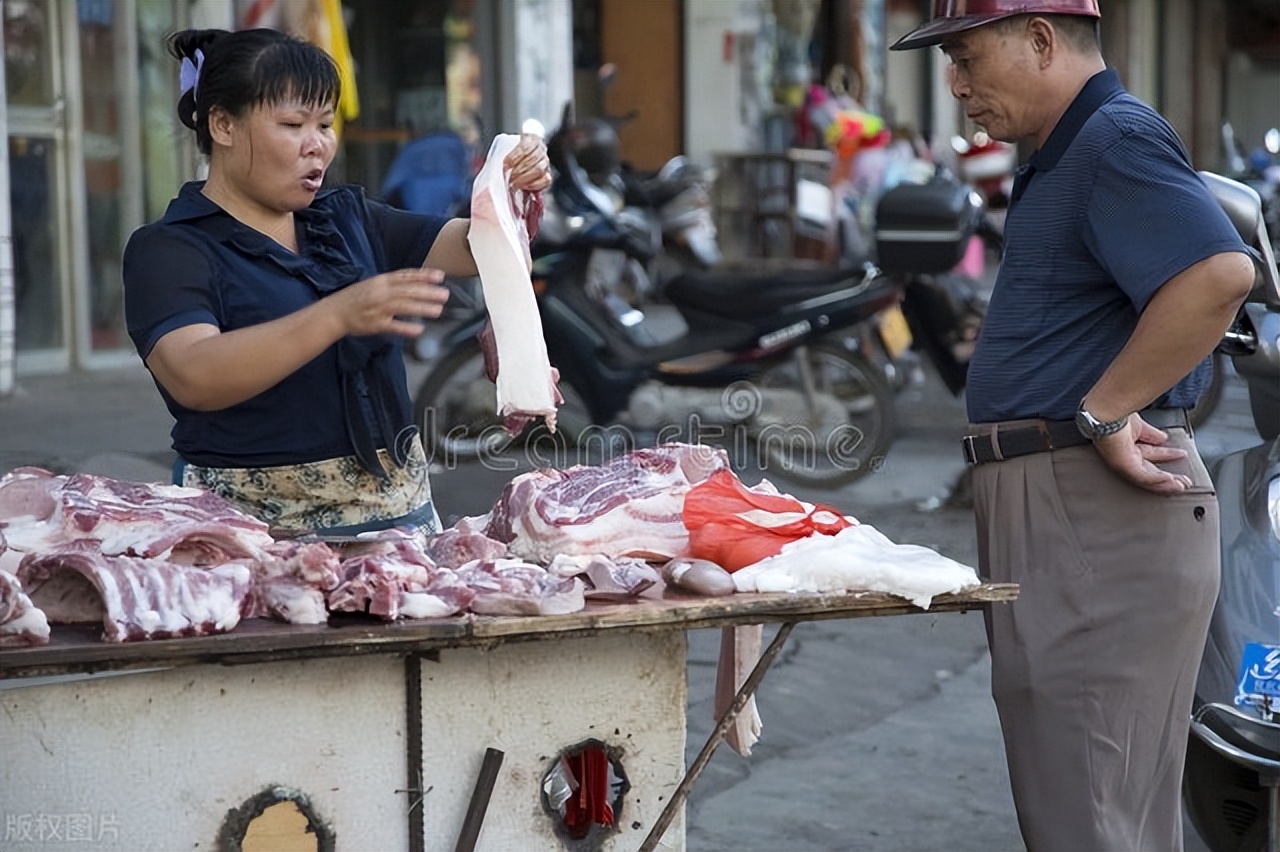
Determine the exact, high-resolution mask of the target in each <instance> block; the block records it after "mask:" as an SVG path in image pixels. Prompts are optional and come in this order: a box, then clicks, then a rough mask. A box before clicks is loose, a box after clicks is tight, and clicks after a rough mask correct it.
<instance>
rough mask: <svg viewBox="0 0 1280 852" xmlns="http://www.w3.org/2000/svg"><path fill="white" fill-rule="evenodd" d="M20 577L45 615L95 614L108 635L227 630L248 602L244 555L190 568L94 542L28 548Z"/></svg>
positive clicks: (64, 618) (91, 617) (116, 638)
mask: <svg viewBox="0 0 1280 852" xmlns="http://www.w3.org/2000/svg"><path fill="white" fill-rule="evenodd" d="M18 580H19V582H21V583H22V586H23V588H25V589H27V591H28V594H30V596H31V600H32V602H33V603H35V604H36V605H37V606H39V607H40V608H41V609H43V610H44V611H45V614H46V615H48V617H49V620H50V621H52V622H54V623H58V622H68V621H96V620H98V619H101V620H102V624H103V628H104V638H105V639H106V640H107V641H108V642H128V641H133V640H136V639H165V638H169V637H173V636H203V635H206V634H210V633H225V632H226V631H228V630H231V629H232V628H233V627H235V626H236V625H237V624H238V623H239V622H240V618H241V616H242V615H243V613H244V612H245V610H246V609H247V608H248V607H249V606H250V605H251V603H250V600H249V595H250V588H251V585H252V572H251V570H250V568H249V566H248V565H247V564H245V563H244V562H225V563H223V564H221V565H217V566H214V567H213V568H193V567H191V566H186V565H177V564H174V563H172V562H166V561H164V560H162V559H142V558H138V557H132V556H106V555H104V554H103V553H101V552H100V551H99V550H98V549H97V547H96V542H92V541H77V542H72V543H70V544H66V545H63V546H62V547H60V548H57V549H56V550H53V551H50V552H48V553H40V554H34V553H33V554H28V555H27V556H26V557H25V558H24V559H23V560H22V565H21V567H20V568H19V569H18ZM86 581H87V583H86Z"/></svg>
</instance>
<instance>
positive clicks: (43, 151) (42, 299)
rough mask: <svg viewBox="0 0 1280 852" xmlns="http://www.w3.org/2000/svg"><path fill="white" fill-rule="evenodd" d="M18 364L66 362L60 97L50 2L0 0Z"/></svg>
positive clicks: (43, 366) (53, 10)
mask: <svg viewBox="0 0 1280 852" xmlns="http://www.w3.org/2000/svg"><path fill="white" fill-rule="evenodd" d="M3 9H4V12H3V14H4V63H5V94H6V101H7V110H8V113H7V124H8V133H9V138H8V145H9V198H10V205H11V207H10V209H11V211H12V227H13V260H14V279H15V280H14V284H15V291H16V292H15V297H16V308H17V329H16V331H17V358H18V368H19V370H24V369H31V368H34V369H57V368H59V367H62V368H65V366H66V365H67V363H68V361H69V354H68V349H67V347H68V337H69V336H68V334H67V328H68V327H69V315H68V311H67V304H68V299H67V282H68V281H69V279H70V276H69V274H68V257H69V256H70V252H69V251H68V247H67V229H66V228H65V227H64V222H65V213H64V211H65V208H64V206H63V205H62V204H61V199H63V198H65V197H66V195H67V192H66V188H67V187H66V184H67V181H66V170H65V169H64V168H63V163H64V162H65V144H66V124H65V118H66V117H65V113H66V108H65V105H66V101H65V99H64V95H63V86H62V77H61V74H60V68H59V65H60V63H59V62H58V53H59V51H58V49H57V48H58V43H59V41H58V39H59V35H60V29H61V28H60V23H59V20H58V9H57V8H56V7H55V6H54V4H53V2H51V0H3Z"/></svg>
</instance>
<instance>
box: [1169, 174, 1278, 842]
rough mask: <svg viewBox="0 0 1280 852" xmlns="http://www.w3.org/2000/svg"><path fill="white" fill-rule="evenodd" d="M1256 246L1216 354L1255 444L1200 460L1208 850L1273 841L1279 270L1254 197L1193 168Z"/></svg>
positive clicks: (1191, 777) (1196, 715) (1199, 789)
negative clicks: (1205, 468) (1206, 556)
mask: <svg viewBox="0 0 1280 852" xmlns="http://www.w3.org/2000/svg"><path fill="white" fill-rule="evenodd" d="M1202 175H1203V176H1204V178H1205V181H1206V183H1208V184H1209V186H1210V188H1211V189H1213V190H1214V192H1215V195H1217V197H1218V199H1219V201H1220V202H1221V203H1222V205H1223V207H1224V208H1225V209H1226V210H1227V211H1228V213H1229V214H1230V215H1231V218H1232V220H1233V221H1234V222H1235V223H1236V226H1237V228H1239V230H1240V232H1241V234H1242V235H1244V236H1245V237H1246V239H1247V240H1248V241H1249V243H1250V245H1251V246H1252V247H1253V248H1254V249H1255V250H1256V251H1257V252H1258V255H1259V258H1260V260H1259V263H1258V265H1259V268H1260V276H1259V282H1258V284H1257V285H1256V286H1255V288H1254V291H1253V292H1252V293H1251V294H1250V297H1249V299H1248V300H1247V301H1246V303H1245V305H1244V306H1243V308H1242V309H1241V312H1240V315H1239V317H1238V318H1237V320H1236V323H1235V324H1234V325H1233V326H1232V328H1231V329H1230V330H1229V331H1228V333H1227V335H1226V337H1225V338H1224V340H1223V343H1222V344H1221V346H1220V347H1219V348H1220V351H1222V352H1223V353H1224V354H1225V355H1226V356H1228V357H1230V358H1231V360H1232V363H1233V364H1234V366H1235V368H1236V371H1237V372H1238V373H1239V374H1240V375H1241V376H1242V377H1243V378H1244V380H1245V382H1246V383H1247V385H1248V390H1249V404H1250V409H1251V413H1252V415H1253V421H1254V425H1255V427H1256V428H1257V431H1258V434H1259V436H1260V437H1261V438H1262V443H1260V444H1258V445H1257V446H1254V447H1251V448H1248V449H1244V450H1241V451H1239V452H1234V453H1230V454H1228V455H1226V456H1224V457H1223V458H1221V459H1219V460H1217V461H1216V462H1214V463H1213V464H1212V465H1211V466H1210V474H1211V475H1212V477H1213V481H1214V485H1215V489H1216V491H1217V494H1218V505H1219V511H1220V516H1221V524H1222V586H1221V590H1220V592H1219V596H1218V601H1217V604H1216V606H1215V609H1214V613H1213V618H1212V621H1211V622H1210V626H1209V635H1208V641H1207V642H1206V646H1205V652H1204V656H1203V658H1202V660H1201V664H1200V671H1199V674H1198V677H1197V680H1196V690H1195V702H1194V705H1193V709H1192V714H1191V734H1190V738H1189V742H1188V746H1187V758H1186V765H1185V773H1184V780H1183V800H1184V802H1185V804H1186V809H1187V813H1188V816H1189V817H1190V819H1191V823H1192V825H1193V826H1194V828H1195V830H1196V832H1197V833H1198V834H1199V835H1200V837H1201V838H1202V839H1203V840H1204V842H1205V843H1206V845H1207V846H1208V847H1209V848H1210V849H1211V850H1212V852H1228V850H1230V852H1262V851H1263V850H1267V852H1275V850H1278V849H1280V272H1278V271H1277V268H1276V258H1275V254H1274V252H1273V250H1272V243H1271V239H1270V237H1269V232H1268V230H1267V223H1266V222H1265V220H1264V218H1263V215H1264V214H1263V208H1262V203H1261V199H1260V198H1259V196H1258V194H1257V193H1256V192H1254V191H1252V190H1251V189H1250V188H1249V187H1247V186H1245V185H1243V184H1241V183H1239V182H1236V181H1233V180H1229V179H1227V178H1224V177H1221V176H1218V175H1214V174H1211V173H1205V172H1202Z"/></svg>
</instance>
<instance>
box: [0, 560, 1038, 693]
mask: <svg viewBox="0 0 1280 852" xmlns="http://www.w3.org/2000/svg"><path fill="white" fill-rule="evenodd" d="M1017 595H1018V587H1017V585H1016V584H1012V583H998V584H983V585H981V586H977V587H975V588H973V589H969V590H968V591H965V592H962V593H959V594H954V595H939V596H938V597H935V598H934V599H933V601H932V603H931V605H930V607H929V609H928V610H924V609H921V608H920V607H917V606H915V605H914V604H912V603H911V602H909V601H907V600H905V599H903V598H899V597H895V596H893V595H888V594H883V593H879V592H845V593H838V594H806V593H786V592H777V593H751V594H737V595H731V596H729V597H724V598H703V597H696V596H692V595H685V594H681V593H678V592H675V591H672V590H665V591H663V592H662V593H661V594H658V595H655V596H652V597H641V598H639V599H637V600H634V601H627V602H622V603H601V602H597V601H590V602H588V604H587V607H586V609H584V610H582V611H580V612H575V613H569V614H567V615H548V616H479V615H474V614H470V613H468V614H465V615H459V616H454V617H451V618H431V619H418V620H405V621H399V622H394V623H390V624H387V623H383V622H380V621H376V620H374V619H372V618H369V617H367V616H360V615H346V614H340V615H335V616H333V617H331V618H330V620H329V623H328V624H318V625H294V624H284V623H280V622H276V621H271V620H268V619H261V618H251V619H246V620H245V621H242V622H241V623H240V624H239V625H238V626H237V627H236V629H235V630H233V631H232V632H230V633H223V634H219V635H216V636H193V637H185V638H180V639H153V640H147V641H141V642H126V643H121V644H112V643H108V642H103V641H102V640H101V632H102V631H101V627H100V626H98V625H55V626H54V627H53V631H52V635H51V637H50V642H49V644H48V645H41V646H37V647H33V648H5V649H3V650H0V679H18V678H29V677H46V676H57V675H68V674H92V673H97V672H107V671H128V670H131V669H148V668H158V667H174V666H183V665H193V664H198V663H216V664H222V665H237V664H246V663H258V662H267V661H274V660H287V659H308V658H315V657H337V656H353V655H361V654H386V653H395V654H411V653H433V652H436V651H440V650H443V649H446V648H464V647H481V648H485V647H495V646H497V645H501V644H503V643H506V642H528V641H538V640H549V639H566V638H581V637H584V636H591V635H595V634H598V633H605V632H610V631H619V630H620V631H654V630H692V629H698V628H707V627H726V626H732V625H742V624H767V623H776V622H782V621H819V620H826V619H833V618H865V617H875V616H888V615H908V614H912V613H923V612H964V611H967V610H972V609H977V608H980V607H983V606H987V605H989V604H992V603H1001V602H1008V601H1012V600H1014V599H1015V598H1016V597H1017Z"/></svg>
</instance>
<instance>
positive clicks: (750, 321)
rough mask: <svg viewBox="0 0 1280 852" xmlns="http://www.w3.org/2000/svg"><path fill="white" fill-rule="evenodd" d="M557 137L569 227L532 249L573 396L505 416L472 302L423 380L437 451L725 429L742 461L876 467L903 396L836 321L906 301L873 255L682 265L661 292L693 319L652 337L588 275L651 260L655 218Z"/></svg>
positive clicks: (561, 201) (839, 471) (422, 399)
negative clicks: (761, 266)
mask: <svg viewBox="0 0 1280 852" xmlns="http://www.w3.org/2000/svg"><path fill="white" fill-rule="evenodd" d="M567 117H568V115H567V113H566V118H567ZM564 126H567V124H566V123H565V122H562V128H563V127H564ZM553 138H554V137H553ZM548 150H549V152H550V153H551V158H552V165H553V168H554V170H555V172H556V174H555V177H554V182H553V184H552V188H551V190H550V192H549V193H548V195H549V196H550V197H549V199H547V200H548V201H550V202H552V203H554V205H555V208H556V209H557V210H558V211H560V212H561V213H563V214H564V224H565V225H566V226H567V227H565V228H564V232H563V233H561V234H547V233H546V232H545V229H540V234H541V235H542V236H541V237H540V238H539V239H538V240H537V241H535V243H534V245H533V246H532V247H531V248H532V251H533V255H534V265H533V273H532V278H533V282H534V288H535V292H536V293H537V303H538V310H539V314H540V316H541V320H542V326H543V332H544V335H545V338H546V342H547V349H548V354H549V356H550V359H551V363H552V364H553V365H554V366H555V367H556V368H557V369H558V370H559V373H560V390H561V393H562V394H563V396H564V399H565V401H564V404H563V406H562V407H561V408H560V412H559V414H558V417H557V431H556V433H555V435H554V436H551V435H548V434H547V433H546V432H545V430H544V428H543V427H541V426H535V427H531V430H527V431H526V432H525V433H524V434H523V435H522V436H520V437H521V438H523V440H517V438H516V437H514V436H511V435H509V434H507V433H506V432H504V431H503V430H502V429H501V426H500V421H499V419H498V417H497V415H496V412H495V405H494V392H493V386H492V384H490V383H489V382H487V381H486V380H485V378H484V366H483V355H482V352H481V348H480V343H479V341H478V340H477V334H478V332H479V331H480V330H481V328H482V327H483V325H484V322H485V321H486V315H485V313H484V312H483V311H477V312H476V313H475V315H474V316H473V317H472V319H471V320H470V321H469V322H466V323H463V324H462V325H461V326H459V327H458V328H457V329H456V330H454V331H453V332H452V333H451V334H450V335H449V337H448V338H446V340H445V342H444V354H443V356H442V357H441V358H440V360H439V361H438V363H437V365H436V367H435V368H434V369H433V370H432V371H431V372H430V373H429V374H428V375H427V376H426V378H425V379H424V380H423V383H422V385H421V386H420V388H419V390H418V393H417V395H416V399H415V410H416V413H417V419H418V423H419V426H420V428H421V430H422V435H423V439H424V443H425V445H426V447H427V450H428V455H429V456H431V457H432V458H433V459H434V460H435V461H436V462H443V463H446V464H449V463H454V462H456V461H459V460H466V459H473V460H479V461H482V462H487V461H496V459H497V456H498V455H499V454H501V453H504V452H509V451H510V450H511V449H512V447H513V445H514V446H517V447H519V446H523V448H524V449H525V450H526V452H528V453H533V454H536V456H537V458H538V459H539V460H540V461H541V462H542V463H545V454H546V452H547V451H548V447H547V443H546V442H548V441H550V442H551V446H550V448H549V449H550V451H552V452H556V451H568V450H570V449H572V450H574V451H576V452H579V453H581V452H583V451H584V450H589V449H591V448H592V447H601V448H604V449H606V450H610V451H612V450H613V449H616V448H618V447H619V446H627V445H635V444H637V443H640V441H641V440H652V441H654V442H661V441H672V440H683V441H689V442H693V443H696V442H706V443H719V444H721V445H724V446H726V448H727V449H729V450H730V451H731V453H732V454H733V456H734V461H735V463H745V462H747V461H748V460H749V459H753V460H754V462H755V463H756V464H758V465H759V466H760V467H761V468H764V469H767V470H776V471H778V472H780V473H781V474H782V475H784V476H786V477H788V478H790V479H792V480H793V481H796V482H802V483H806V484H812V485H819V486H831V485H836V484H841V483H845V482H850V481H853V480H855V479H858V478H859V477H862V476H865V475H866V474H867V473H869V472H870V471H871V470H873V469H874V468H875V467H876V466H877V463H878V461H879V460H880V459H881V458H882V457H883V456H884V455H885V453H886V452H887V451H888V448H889V444H890V442H891V440H892V437H893V429H894V407H893V395H892V392H891V390H890V389H889V387H888V384H887V382H886V380H885V377H884V374H883V372H882V371H881V370H880V369H879V368H878V367H877V366H875V365H873V364H872V363H870V362H869V361H867V360H866V359H865V358H864V357H863V356H862V354H861V353H860V352H858V351H856V350H855V349H852V348H850V347H849V346H848V345H846V341H845V340H844V338H843V337H842V336H841V332H842V330H845V329H847V328H849V327H851V326H854V325H857V324H859V323H864V322H867V321H869V320H870V319H872V318H873V317H874V316H875V315H876V314H877V313H879V312H880V311H883V310H884V309H885V308H888V307H890V306H892V305H895V304H897V302H898V300H899V298H900V296H901V292H900V290H899V288H898V287H897V286H896V285H895V284H894V283H893V282H891V281H889V280H887V279H885V278H883V277H881V276H880V275H879V273H878V271H877V270H876V269H875V268H874V267H866V268H863V269H858V270H847V269H836V270H831V269H823V270H795V269H783V270H781V271H777V272H760V271H756V272H755V273H748V272H744V271H741V270H735V271H730V272H722V271H718V270H711V271H705V272H686V273H684V274H682V275H679V276H677V277H676V278H674V279H673V280H671V281H670V282H669V283H668V284H667V285H666V288H665V291H664V293H663V296H664V298H665V299H666V300H667V301H668V302H669V303H670V304H671V305H672V306H673V307H674V309H675V310H676V311H677V312H678V317H679V319H680V321H681V325H682V326H683V331H682V332H681V333H678V334H676V335H675V336H674V337H672V338H670V339H669V340H667V341H666V342H663V343H658V344H656V345H655V344H654V343H653V342H652V341H651V340H648V339H645V338H644V337H643V336H637V335H636V334H635V329H636V327H637V326H638V325H640V322H639V320H638V319H637V316H639V318H640V319H643V312H642V311H640V310H638V309H637V308H636V307H634V306H633V305H632V304H630V303H629V302H628V301H627V300H625V299H623V298H618V297H617V294H616V293H615V292H611V291H610V289H609V288H608V286H606V285H607V284H608V282H607V281H606V282H602V283H598V284H597V285H593V284H592V282H591V281H590V280H589V273H590V272H591V267H592V263H593V260H594V259H595V258H597V257H598V255H599V253H621V254H622V255H623V256H624V257H625V258H627V259H629V260H635V261H637V262H639V263H640V264H642V265H643V264H644V263H645V262H647V261H648V260H650V259H652V256H653V254H654V252H655V251H656V245H655V241H654V239H653V231H652V229H651V228H648V227H630V226H629V225H628V222H627V220H626V219H625V218H623V217H620V216H619V215H618V213H617V211H616V209H615V205H614V204H613V202H612V201H611V199H610V198H609V197H608V195H607V194H605V193H603V192H602V191H601V190H600V188H599V187H598V186H595V185H594V184H593V183H592V182H591V181H590V180H589V179H588V178H587V175H586V173H585V171H584V170H583V169H582V168H581V167H580V166H579V165H578V163H577V162H576V159H575V156H574V152H573V150H572V149H571V146H565V145H556V144H551V143H549V144H548ZM553 237H554V239H553ZM611 297H612V298H611ZM748 453H750V456H748V455H747V454H748Z"/></svg>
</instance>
